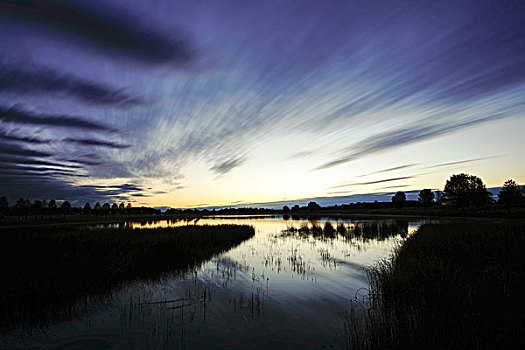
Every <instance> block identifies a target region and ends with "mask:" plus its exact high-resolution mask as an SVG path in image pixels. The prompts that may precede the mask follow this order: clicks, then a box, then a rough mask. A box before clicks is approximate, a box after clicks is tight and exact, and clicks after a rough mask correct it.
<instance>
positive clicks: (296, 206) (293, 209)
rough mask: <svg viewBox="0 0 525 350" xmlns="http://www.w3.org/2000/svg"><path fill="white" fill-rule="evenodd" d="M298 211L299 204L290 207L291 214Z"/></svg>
mask: <svg viewBox="0 0 525 350" xmlns="http://www.w3.org/2000/svg"><path fill="white" fill-rule="evenodd" d="M300 209H301V207H300V206H299V204H296V205H294V206H293V207H292V212H298V211H299V210H300Z"/></svg>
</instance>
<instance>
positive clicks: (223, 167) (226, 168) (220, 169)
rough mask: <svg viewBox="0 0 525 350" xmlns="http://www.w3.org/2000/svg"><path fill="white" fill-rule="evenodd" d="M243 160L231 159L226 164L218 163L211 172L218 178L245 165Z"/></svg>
mask: <svg viewBox="0 0 525 350" xmlns="http://www.w3.org/2000/svg"><path fill="white" fill-rule="evenodd" d="M244 161H245V160H244V159H243V158H234V159H229V160H227V161H225V162H221V163H217V164H215V165H214V166H212V167H211V168H210V171H211V172H213V173H215V174H216V175H217V176H221V175H224V174H227V173H229V172H230V171H232V170H233V169H235V168H236V167H238V166H241V165H242V164H243V163H244Z"/></svg>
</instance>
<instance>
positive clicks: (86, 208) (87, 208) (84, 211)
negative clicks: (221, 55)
mask: <svg viewBox="0 0 525 350" xmlns="http://www.w3.org/2000/svg"><path fill="white" fill-rule="evenodd" d="M82 213H84V214H86V215H89V214H90V213H91V204H89V202H87V203H86V205H84V209H82Z"/></svg>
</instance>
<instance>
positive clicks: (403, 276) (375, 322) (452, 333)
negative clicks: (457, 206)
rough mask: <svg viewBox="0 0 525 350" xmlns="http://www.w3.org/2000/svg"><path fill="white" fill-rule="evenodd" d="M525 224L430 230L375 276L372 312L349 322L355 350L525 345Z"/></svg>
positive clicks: (350, 342) (373, 272) (416, 236)
mask: <svg viewBox="0 0 525 350" xmlns="http://www.w3.org/2000/svg"><path fill="white" fill-rule="evenodd" d="M524 252H525V226H524V225H517V224H516V225H512V224H508V225H492V224H440V225H425V226H423V227H421V228H420V230H419V231H418V232H417V233H416V234H414V235H413V236H411V237H409V238H408V239H407V240H406V242H405V243H404V244H403V245H402V246H400V247H399V248H398V249H397V250H396V251H395V253H394V255H393V257H392V258H391V259H390V260H388V261H384V262H382V263H380V264H378V265H377V266H375V267H374V268H373V269H371V270H370V283H371V286H370V291H369V297H370V300H369V301H370V305H369V309H367V310H361V311H357V309H355V310H354V311H353V312H352V313H351V314H350V315H349V316H348V322H347V327H348V329H347V330H348V346H349V348H356V349H406V348H409V349H428V348H433V349H466V348H468V349H485V348H493V349H503V348H506V349H508V348H523V345H525V307H524V301H523V296H524V295H525V265H524V263H523V257H524Z"/></svg>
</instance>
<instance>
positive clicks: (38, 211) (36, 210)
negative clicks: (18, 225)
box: [31, 200, 44, 219]
mask: <svg viewBox="0 0 525 350" xmlns="http://www.w3.org/2000/svg"><path fill="white" fill-rule="evenodd" d="M31 209H32V211H33V214H34V215H40V218H42V219H43V218H44V205H43V203H42V201H39V200H35V201H34V203H33V205H32V206H31Z"/></svg>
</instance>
